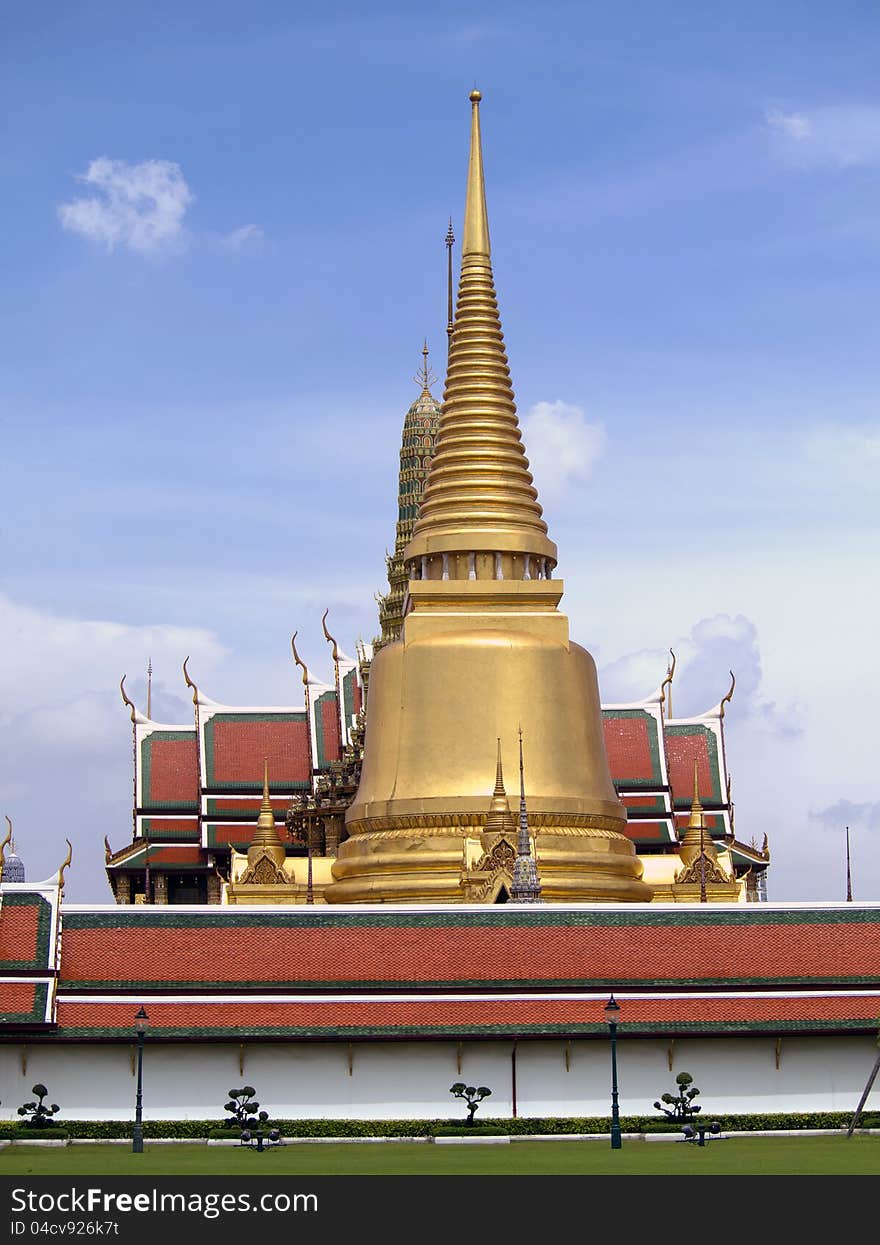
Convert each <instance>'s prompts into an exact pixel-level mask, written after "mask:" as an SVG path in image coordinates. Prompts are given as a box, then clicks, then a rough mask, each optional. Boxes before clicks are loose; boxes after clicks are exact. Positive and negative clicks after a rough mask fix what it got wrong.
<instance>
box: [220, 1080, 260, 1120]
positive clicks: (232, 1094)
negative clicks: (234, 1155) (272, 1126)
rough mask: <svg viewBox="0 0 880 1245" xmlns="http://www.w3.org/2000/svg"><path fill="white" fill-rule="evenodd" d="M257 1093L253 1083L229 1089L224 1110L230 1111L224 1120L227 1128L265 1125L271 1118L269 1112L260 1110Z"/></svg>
mask: <svg viewBox="0 0 880 1245" xmlns="http://www.w3.org/2000/svg"><path fill="white" fill-rule="evenodd" d="M256 1094H257V1091H256V1090H255V1089H254V1087H253V1085H245V1086H243V1087H242V1088H241V1089H231V1090H230V1091H229V1101H228V1102H227V1103H225V1104H224V1107H223V1110H224V1111H228V1112H229V1115H228V1116H227V1118H226V1119H225V1121H224V1123H225V1125H226V1127H227V1128H237V1129H239V1130H242V1129H256V1128H262V1127H263V1125H264V1124H265V1123H266V1121H267V1120H268V1119H269V1112H268V1111H260V1104H259V1103H258V1102H257V1099H256ZM258 1112H259V1114H257V1113H258Z"/></svg>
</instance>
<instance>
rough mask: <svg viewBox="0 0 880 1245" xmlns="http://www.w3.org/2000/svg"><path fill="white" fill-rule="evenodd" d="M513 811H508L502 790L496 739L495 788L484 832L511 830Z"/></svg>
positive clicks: (499, 756)
mask: <svg viewBox="0 0 880 1245" xmlns="http://www.w3.org/2000/svg"><path fill="white" fill-rule="evenodd" d="M513 828H514V826H513V813H511V811H510V801H509V800H508V798H507V792H506V791H505V790H504V773H503V771H502V769H501V740H500V739H499V740H498V759H497V761H496V762H495V790H494V791H493V792H492V799H491V802H490V804H489V814H488V816H487V817H486V831H485V832H486V834H500V833H501V832H502V831H505V830H507V831H509V832H512V831H513Z"/></svg>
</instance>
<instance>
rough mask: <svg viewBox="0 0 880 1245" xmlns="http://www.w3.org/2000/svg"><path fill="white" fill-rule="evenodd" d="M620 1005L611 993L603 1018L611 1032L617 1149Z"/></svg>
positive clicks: (613, 1128)
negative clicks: (618, 1021) (618, 1027)
mask: <svg viewBox="0 0 880 1245" xmlns="http://www.w3.org/2000/svg"><path fill="white" fill-rule="evenodd" d="M619 1013H620V1005H619V1003H618V1002H617V1001H616V999H615V998H614V995H613V994H612V996H611V998H610V999H609V1000H608V1002H607V1003H606V1004H605V1020H606V1022H607V1024H608V1032H609V1033H610V1034H611V1149H612V1150H619V1149H620V1147H621V1144H622V1139H621V1136H620V1107H619V1105H618V1101H617V1017H618V1015H619Z"/></svg>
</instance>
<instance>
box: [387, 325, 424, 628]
mask: <svg viewBox="0 0 880 1245" xmlns="http://www.w3.org/2000/svg"><path fill="white" fill-rule="evenodd" d="M422 356H423V361H422V366H421V368H420V369H419V371H418V373H417V375H416V376H415V382H416V384H417V385H419V386H421V393H420V394H419V396H418V397H417V398H416V400H415V402H413V404H412V406H411V407H410V408H409V410H408V411H407V413H406V417H405V418H404V421H403V438H402V441H401V446H400V476H399V483H398V494H397V506H398V509H397V533H396V536H395V541H394V553H393V554H386V557H385V567H386V571H387V574H388V591H387V592H386V593H385V594H384V596H380V597H379V598H378V601H379V625H380V626H381V628H382V634H381V636H380V637H379V638H378V639H377V640H376V642H375V645H374V648H375V649H378V648H381V646H382V645H383V644H391V643H392V641H394V640H399V639H400V632H401V629H402V627H403V602H404V598H405V596H406V584H407V574H406V569H405V567H404V565H403V551H404V549H405V548H406V546H407V544H408V543H409V540H410V538H411V536H412V533H413V527H414V526H415V521H416V518H417V517H418V513H419V504H420V502H421V500H422V490H423V489H424V487H425V480H426V479H427V476H428V468H429V467H430V465H431V458H432V457H433V454H434V447H435V445H436V442H437V433H438V430H439V427H440V403H439V402H438V401H437V399H436V398H435V397H434V395H433V394H432V393H431V385H432V384H434V383H435V381H436V379H437V378H436V377H435V376H434V375H433V373H432V372H431V369H430V368H429V367H428V343H427V342H425V345H424V347H423V349H422Z"/></svg>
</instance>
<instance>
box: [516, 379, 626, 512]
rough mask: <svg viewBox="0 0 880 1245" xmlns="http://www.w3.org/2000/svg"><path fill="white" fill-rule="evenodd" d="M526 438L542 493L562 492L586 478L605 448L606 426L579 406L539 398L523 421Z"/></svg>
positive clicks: (528, 451) (529, 455)
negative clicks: (588, 418) (595, 420)
mask: <svg viewBox="0 0 880 1245" xmlns="http://www.w3.org/2000/svg"><path fill="white" fill-rule="evenodd" d="M522 431H523V440H524V442H525V446H526V453H527V455H528V458H529V465H530V467H531V471H532V475H533V476H534V478H535V486H536V488H537V489H538V494H539V496H541V497H542V498H543V497H546V496H559V495H563V494H565V493H566V492H567V491H568V490H569V489H572V488H574V487H576V486H577V485H578V484H583V483H584V482H585V481H587V480H588V479H589V478H590V476H591V474H592V471H593V467H594V466H595V464H596V462H597V461H598V460H599V458H600V457H601V456H602V453H603V451H604V449H605V442H606V439H607V438H606V435H605V428H604V426H603V425H602V424H600V423H589V422H588V420H587V418H586V416H585V415H584V412H583V410H582V409H581V408H580V407H579V406H572V405H570V404H569V403H567V402H559V401H557V402H536V403H535V405H534V406H533V407H532V408H531V410H530V411H529V413H528V414H527V415H526V416H525V418H524V419H523V421H522Z"/></svg>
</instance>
